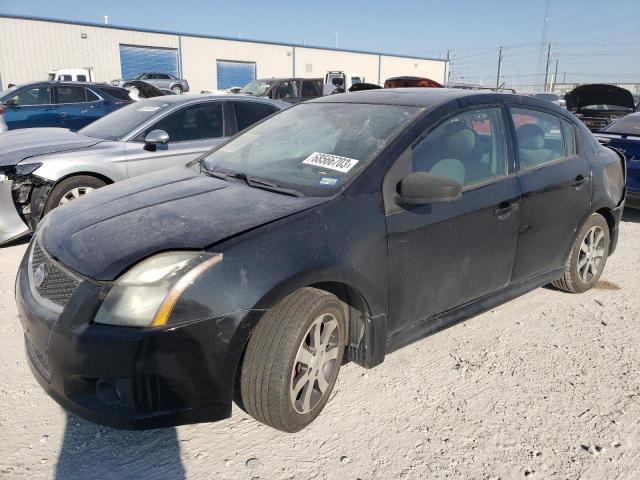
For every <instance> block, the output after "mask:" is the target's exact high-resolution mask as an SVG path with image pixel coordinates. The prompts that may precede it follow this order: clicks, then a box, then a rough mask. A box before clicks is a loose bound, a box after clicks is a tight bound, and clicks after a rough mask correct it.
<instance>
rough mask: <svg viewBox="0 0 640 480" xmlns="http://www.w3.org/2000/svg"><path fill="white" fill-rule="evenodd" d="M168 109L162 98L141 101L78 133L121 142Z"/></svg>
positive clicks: (91, 124) (99, 120)
mask: <svg viewBox="0 0 640 480" xmlns="http://www.w3.org/2000/svg"><path fill="white" fill-rule="evenodd" d="M170 107H171V104H170V103H167V102H166V101H163V100H162V97H158V98H151V99H148V100H142V101H140V102H135V103H132V104H131V105H127V106H126V107H122V108H120V109H118V110H116V111H115V112H113V113H110V114H109V115H106V116H104V117H102V118H100V119H98V120H96V121H95V122H93V123H90V124H89V125H87V126H86V127H84V128H82V129H80V130H78V133H79V134H80V135H85V136H87V137H94V138H101V139H103V140H122V139H123V138H124V137H126V136H127V135H128V134H129V133H131V131H132V130H134V129H135V128H136V127H138V126H139V125H141V124H142V123H144V122H146V121H147V120H149V119H150V118H152V117H155V116H156V115H158V114H160V113H162V112H164V111H166V110H168V109H169V108H170Z"/></svg>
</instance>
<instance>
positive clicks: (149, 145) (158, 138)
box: [144, 130, 169, 151]
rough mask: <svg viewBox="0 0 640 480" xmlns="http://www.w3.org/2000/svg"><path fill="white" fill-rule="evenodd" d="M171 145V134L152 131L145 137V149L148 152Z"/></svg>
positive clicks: (162, 131)
mask: <svg viewBox="0 0 640 480" xmlns="http://www.w3.org/2000/svg"><path fill="white" fill-rule="evenodd" d="M167 143H169V134H168V133H167V132H165V131H164V130H151V131H150V132H149V133H147V136H146V137H144V148H146V149H147V150H152V151H153V150H155V149H156V147H157V146H158V145H166V144H167Z"/></svg>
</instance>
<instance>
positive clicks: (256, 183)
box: [227, 172, 304, 197]
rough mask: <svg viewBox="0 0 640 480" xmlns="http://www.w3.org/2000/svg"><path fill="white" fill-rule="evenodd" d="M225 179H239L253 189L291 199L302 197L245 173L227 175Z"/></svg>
mask: <svg viewBox="0 0 640 480" xmlns="http://www.w3.org/2000/svg"><path fill="white" fill-rule="evenodd" d="M227 177H233V178H239V179H241V180H244V181H245V182H246V183H247V185H249V186H250V187H254V188H261V189H262V190H268V191H270V192H276V193H282V194H284V195H290V196H292V197H304V194H303V193H302V192H299V191H297V190H293V189H291V188H285V187H281V186H280V185H277V184H275V183H271V182H267V181H266V180H261V179H259V178H255V177H251V176H249V175H247V174H246V173H242V172H237V173H229V174H227Z"/></svg>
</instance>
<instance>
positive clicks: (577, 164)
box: [509, 107, 592, 281]
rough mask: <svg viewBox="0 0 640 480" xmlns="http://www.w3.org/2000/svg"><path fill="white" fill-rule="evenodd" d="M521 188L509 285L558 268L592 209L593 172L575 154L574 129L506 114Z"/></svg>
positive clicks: (544, 116)
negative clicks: (513, 138)
mask: <svg viewBox="0 0 640 480" xmlns="http://www.w3.org/2000/svg"><path fill="white" fill-rule="evenodd" d="M509 110H510V112H511V118H512V121H513V125H514V127H515V132H516V138H517V152H518V160H519V161H518V178H519V180H520V184H521V188H522V200H521V209H520V223H521V226H520V235H519V238H518V251H517V253H516V260H515V265H514V270H513V280H514V281H517V280H521V279H524V278H527V277H531V276H535V275H536V274H540V273H543V272H548V271H551V270H553V269H556V268H561V267H562V265H563V264H564V259H565V256H566V254H567V253H568V251H569V247H570V245H571V243H572V242H573V237H574V235H575V233H576V230H577V229H578V227H579V226H580V224H581V223H582V221H583V220H584V219H585V215H587V213H588V212H589V208H590V204H591V190H592V185H591V167H590V166H589V163H588V161H587V159H586V158H585V157H584V156H583V155H580V152H579V150H577V148H576V141H575V138H576V136H575V127H574V126H573V125H572V124H571V122H569V121H565V120H563V121H562V122H563V123H564V122H566V123H565V128H564V129H563V128H562V124H563V123H561V120H560V118H559V117H558V116H556V115H553V114H550V113H547V112H543V111H539V110H534V109H526V108H520V107H518V108H515V107H512V108H510V109H509Z"/></svg>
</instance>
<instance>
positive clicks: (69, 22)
mask: <svg viewBox="0 0 640 480" xmlns="http://www.w3.org/2000/svg"><path fill="white" fill-rule="evenodd" d="M0 18H9V19H17V20H32V21H36V22H51V23H61V24H67V25H81V26H85V27H95V28H106V29H110V30H127V31H132V32H144V33H158V34H162V35H176V36H180V37H195V38H209V39H212V40H227V41H231V42H245V43H262V44H266V45H280V46H283V47H296V48H311V49H316V50H329V51H334V52H347V53H361V54H365V55H384V56H387V57H398V58H410V59H415V60H432V61H437V62H446V60H445V59H443V58H434V57H420V56H415V55H403V54H397V53H385V52H372V51H367V50H349V49H342V48H333V47H318V46H314V45H303V44H299V43H285V42H273V41H269V40H256V39H249V38H234V37H224V36H218V35H205V34H200V33H187V32H174V31H168V30H153V29H148V28H135V27H127V26H122V25H112V24H109V25H105V24H102V23H92V22H79V21H74V20H61V19H57V18H47V17H33V16H23V15H9V14H0Z"/></svg>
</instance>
